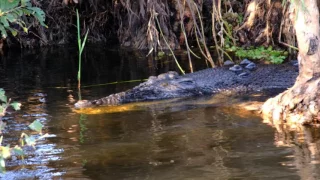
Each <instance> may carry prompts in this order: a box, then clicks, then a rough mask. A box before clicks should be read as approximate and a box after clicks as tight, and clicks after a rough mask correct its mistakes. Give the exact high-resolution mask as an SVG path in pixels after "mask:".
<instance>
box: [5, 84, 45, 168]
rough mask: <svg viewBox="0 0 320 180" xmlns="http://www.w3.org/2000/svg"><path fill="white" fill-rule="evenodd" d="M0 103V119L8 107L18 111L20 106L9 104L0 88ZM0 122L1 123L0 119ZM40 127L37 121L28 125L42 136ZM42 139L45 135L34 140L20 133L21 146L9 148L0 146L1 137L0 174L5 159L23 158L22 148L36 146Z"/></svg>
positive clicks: (18, 104)
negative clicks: (14, 156) (0, 102)
mask: <svg viewBox="0 0 320 180" xmlns="http://www.w3.org/2000/svg"><path fill="white" fill-rule="evenodd" d="M0 101H2V104H1V105H0V111H1V113H0V117H2V116H4V115H5V113H6V109H7V108H8V107H10V106H11V107H12V108H13V109H14V110H20V107H21V104H20V103H18V102H13V103H10V101H11V100H10V99H9V100H8V97H7V96H6V95H5V91H4V90H3V89H2V88H0ZM0 121H1V122H2V120H1V118H0ZM42 127H43V125H42V124H41V123H40V122H39V120H35V121H34V122H33V123H31V124H30V125H29V128H30V129H32V130H34V131H37V132H38V133H39V134H42V133H41V131H42ZM43 137H46V135H42V136H40V137H38V138H35V137H34V136H29V135H27V134H26V133H22V134H21V137H20V142H21V145H20V146H19V145H16V146H14V147H10V145H9V144H8V145H6V146H4V145H2V142H3V136H1V137H0V172H4V171H5V167H6V164H5V159H7V158H9V157H11V156H12V155H13V154H14V155H16V156H22V157H23V156H24V152H23V150H22V147H23V146H25V144H26V145H27V146H33V147H34V145H35V144H36V141H37V140H38V139H41V138H43Z"/></svg>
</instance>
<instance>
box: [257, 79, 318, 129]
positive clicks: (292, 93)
mask: <svg viewBox="0 0 320 180" xmlns="http://www.w3.org/2000/svg"><path fill="white" fill-rule="evenodd" d="M319 95H320V78H319V77H314V78H312V79H311V80H309V81H307V82H305V83H296V84H295V85H294V86H293V87H292V88H290V89H288V90H287V91H285V92H283V93H281V94H279V95H278V96H276V97H274V98H270V99H269V100H267V101H266V102H265V103H264V105H263V106H262V114H263V117H264V119H265V120H267V121H268V122H270V123H271V124H273V125H279V124H283V123H286V124H288V125H312V124H316V123H319V122H320V109H319V107H320V98H319V97H320V96H319Z"/></svg>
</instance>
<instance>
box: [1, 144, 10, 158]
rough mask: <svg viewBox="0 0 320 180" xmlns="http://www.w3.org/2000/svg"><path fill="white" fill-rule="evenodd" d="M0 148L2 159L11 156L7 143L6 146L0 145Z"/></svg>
mask: <svg viewBox="0 0 320 180" xmlns="http://www.w3.org/2000/svg"><path fill="white" fill-rule="evenodd" d="M0 148H1V156H2V157H3V158H4V159H6V158H8V157H10V156H11V153H10V147H9V145H7V146H0Z"/></svg>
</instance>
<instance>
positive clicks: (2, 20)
mask: <svg viewBox="0 0 320 180" xmlns="http://www.w3.org/2000/svg"><path fill="white" fill-rule="evenodd" d="M0 23H1V24H2V25H3V26H4V27H9V22H8V20H7V16H0Z"/></svg>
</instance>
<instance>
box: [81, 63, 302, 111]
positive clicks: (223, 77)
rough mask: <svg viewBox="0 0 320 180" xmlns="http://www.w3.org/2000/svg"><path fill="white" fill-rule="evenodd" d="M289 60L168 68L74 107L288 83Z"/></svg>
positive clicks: (291, 77)
mask: <svg viewBox="0 0 320 180" xmlns="http://www.w3.org/2000/svg"><path fill="white" fill-rule="evenodd" d="M298 74H299V72H298V67H296V66H293V65H291V64H289V63H288V64H282V65H257V67H256V68H255V69H254V70H243V71H240V72H234V71H230V70H229V67H219V68H211V69H205V70H201V71H197V72H194V73H189V74H186V75H182V76H180V75H178V73H176V72H172V71H171V72H168V73H164V74H161V75H159V76H157V77H155V76H151V77H149V79H148V80H147V81H146V82H143V83H141V84H139V85H138V86H136V87H134V88H132V89H129V90H127V91H124V92H120V93H116V94H111V95H109V96H107V97H103V98H101V99H97V100H81V101H78V102H77V103H76V104H75V107H76V108H84V107H92V106H99V105H117V104H123V103H129V102H137V101H150V100H161V99H169V98H182V97H190V96H200V95H210V94H215V93H248V92H254V91H264V90H272V89H283V90H284V89H286V88H289V87H291V86H292V85H293V84H294V82H295V79H296V77H297V76H298Z"/></svg>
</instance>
